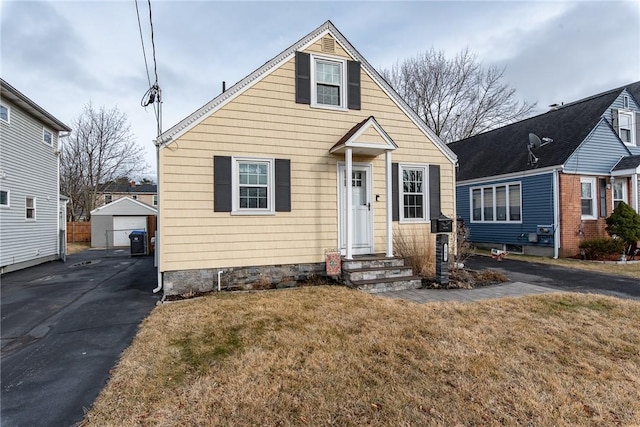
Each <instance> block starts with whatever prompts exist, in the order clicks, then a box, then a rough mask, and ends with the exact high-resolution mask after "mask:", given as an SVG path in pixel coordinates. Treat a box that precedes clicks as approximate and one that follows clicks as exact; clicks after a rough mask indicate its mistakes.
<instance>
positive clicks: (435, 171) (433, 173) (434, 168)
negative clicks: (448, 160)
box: [429, 165, 441, 218]
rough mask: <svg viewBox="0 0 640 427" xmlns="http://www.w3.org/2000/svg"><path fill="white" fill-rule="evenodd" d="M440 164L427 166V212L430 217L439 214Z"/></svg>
mask: <svg viewBox="0 0 640 427" xmlns="http://www.w3.org/2000/svg"><path fill="white" fill-rule="evenodd" d="M440 211H441V208H440V166H439V165H430V166H429V214H430V215H431V218H437V217H438V216H440Z"/></svg>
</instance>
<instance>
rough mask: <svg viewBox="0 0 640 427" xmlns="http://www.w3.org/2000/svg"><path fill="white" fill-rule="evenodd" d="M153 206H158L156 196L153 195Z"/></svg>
mask: <svg viewBox="0 0 640 427" xmlns="http://www.w3.org/2000/svg"><path fill="white" fill-rule="evenodd" d="M153 206H158V195H157V194H154V195H153Z"/></svg>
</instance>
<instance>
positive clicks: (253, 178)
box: [232, 157, 274, 213]
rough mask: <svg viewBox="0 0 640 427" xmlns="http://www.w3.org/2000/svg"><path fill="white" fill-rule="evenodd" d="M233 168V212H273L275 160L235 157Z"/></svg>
mask: <svg viewBox="0 0 640 427" xmlns="http://www.w3.org/2000/svg"><path fill="white" fill-rule="evenodd" d="M232 168H233V173H232V179H233V182H232V185H233V187H232V191H233V212H235V213H272V212H273V211H274V207H273V196H274V182H273V160H272V159H250V158H238V157H235V158H234V159H233V163H232Z"/></svg>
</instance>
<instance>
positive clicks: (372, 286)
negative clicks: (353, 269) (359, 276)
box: [347, 276, 422, 294]
mask: <svg viewBox="0 0 640 427" xmlns="http://www.w3.org/2000/svg"><path fill="white" fill-rule="evenodd" d="M347 285H348V286H350V287H352V288H356V289H358V290H361V291H365V292H369V293H372V294H374V293H379V292H389V291H404V290H407V289H419V288H421V287H422V279H421V278H420V277H419V276H409V277H403V278H402V279H400V278H397V279H395V280H394V279H376V280H355V281H351V283H347Z"/></svg>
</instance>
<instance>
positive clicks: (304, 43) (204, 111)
mask: <svg viewBox="0 0 640 427" xmlns="http://www.w3.org/2000/svg"><path fill="white" fill-rule="evenodd" d="M326 34H331V35H332V36H333V37H334V38H335V40H336V41H337V42H338V43H339V44H340V46H341V47H342V48H343V49H344V50H345V51H346V52H347V53H349V55H351V57H352V58H354V59H356V60H358V61H359V62H360V64H361V69H363V70H364V71H365V72H366V73H367V75H368V76H369V77H370V78H371V79H372V80H373V81H374V82H376V83H377V84H378V86H379V87H380V88H381V89H382V90H383V91H384V92H385V93H386V94H387V96H389V97H390V98H391V99H392V100H393V101H394V103H395V104H396V105H397V106H398V107H399V108H400V109H401V110H402V111H403V112H404V113H405V115H406V116H407V117H409V119H411V121H412V122H413V123H414V124H415V125H416V126H417V127H418V128H419V129H420V130H421V131H422V132H423V133H424V134H425V135H426V136H427V137H429V139H430V140H431V141H432V142H433V143H434V144H435V146H436V147H438V149H440V151H441V152H442V154H444V155H445V156H446V157H447V158H448V159H449V160H450V161H451V162H452V163H453V164H455V163H456V162H457V159H458V158H457V156H456V154H455V153H454V152H453V151H452V150H451V149H450V148H449V147H447V145H446V144H445V143H444V142H443V141H442V140H441V139H440V138H439V137H438V136H437V135H436V134H435V132H433V131H432V130H431V129H429V127H427V125H426V123H425V122H424V121H423V120H422V119H421V118H420V117H419V116H418V115H417V114H416V113H415V112H414V111H413V110H412V109H411V108H410V107H409V106H408V105H407V103H406V102H404V100H403V99H402V98H401V97H400V95H398V94H397V93H396V91H395V90H393V88H392V87H391V86H390V85H389V84H388V83H387V82H386V81H385V80H384V79H383V78H382V76H380V74H379V73H378V72H377V71H376V70H375V68H373V67H372V66H371V64H369V62H368V61H367V60H366V59H365V58H364V57H363V56H362V55H360V53H359V52H358V51H357V50H356V49H355V48H354V47H353V46H352V45H351V43H349V41H348V40H347V39H346V38H345V37H344V36H343V35H342V34H341V33H340V31H338V29H337V28H336V27H335V26H334V25H333V23H332V22H331V21H326V22H325V23H324V24H322V25H321V26H319V27H318V28H316V29H315V30H313V31H312V32H310V33H309V34H307V35H306V36H304V37H303V38H302V39H300V40H298V41H297V42H296V43H294V44H293V45H291V46H290V47H289V48H288V49H286V50H284V51H283V52H281V53H280V54H279V55H277V56H276V57H274V58H273V59H271V60H270V61H268V62H267V63H265V64H264V65H263V66H262V67H260V68H258V69H257V70H255V71H254V72H253V73H251V74H249V75H248V76H247V77H245V78H244V79H242V80H240V81H239V82H238V83H236V84H235V85H233V86H232V87H231V88H229V89H228V90H227V91H226V92H224V93H222V94H220V95H218V96H217V97H215V98H214V99H212V100H211V101H209V102H208V103H207V104H205V105H204V106H202V107H200V108H199V109H198V110H196V111H195V112H194V113H192V114H191V115H189V116H188V117H186V118H185V119H183V120H182V121H180V122H179V123H178V124H176V125H175V126H173V127H171V128H170V129H169V130H167V131H166V132H164V133H163V134H162V135H160V136H159V137H158V140H157V141H156V144H158V145H159V146H160V148H164V147H165V146H166V145H167V144H168V143H170V142H171V141H172V140H174V139H176V138H179V137H180V136H182V135H183V134H184V133H186V132H188V131H189V130H190V129H192V128H193V127H194V126H196V125H197V124H199V123H201V122H202V121H203V120H204V119H205V118H206V117H207V116H209V115H210V114H212V113H214V112H215V111H217V110H218V109H220V108H222V107H223V106H224V105H226V104H227V103H228V102H230V101H232V100H233V99H234V98H236V97H237V96H239V95H240V94H241V93H243V92H244V91H246V90H247V89H249V88H250V87H251V86H253V85H254V84H255V83H257V82H258V81H260V80H262V79H263V78H264V77H266V76H268V75H269V74H271V73H272V72H273V71H274V70H276V69H277V68H279V67H280V66H281V65H282V64H284V63H285V62H286V61H288V60H290V59H291V58H292V57H293V56H294V55H295V52H296V51H298V50H303V49H305V48H307V47H309V46H311V45H312V44H313V43H315V42H316V41H317V40H319V39H320V38H322V37H323V36H325V35H326Z"/></svg>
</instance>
